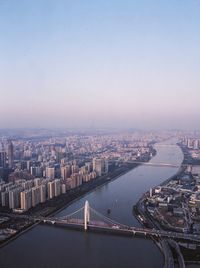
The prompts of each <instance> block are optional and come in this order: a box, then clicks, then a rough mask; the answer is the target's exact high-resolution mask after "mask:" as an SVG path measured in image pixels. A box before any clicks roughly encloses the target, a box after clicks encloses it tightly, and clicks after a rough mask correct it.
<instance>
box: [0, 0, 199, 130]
mask: <svg viewBox="0 0 200 268" xmlns="http://www.w3.org/2000/svg"><path fill="white" fill-rule="evenodd" d="M54 126H55V127H79V126H80V127H83V126H84V127H102V126H105V127H107V126H114V127H117V126H119V127H139V128H148V127H151V128H162V127H164V128H174V127H177V128H199V129H200V0H155V1H154V0H146V1H145V0H129V1H128V0H121V1H117V0H98V1H97V0H95V1H94V0H91V1H89V0H80V1H76V0H71V1H67V0H63V1H62V0H54V1H50V0H46V1H44V0H34V1H33V0H17V1H16V0H0V128H3V127H9V128H12V127H54Z"/></svg>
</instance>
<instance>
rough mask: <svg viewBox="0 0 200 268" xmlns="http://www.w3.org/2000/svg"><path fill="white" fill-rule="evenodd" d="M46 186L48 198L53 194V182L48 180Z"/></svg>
mask: <svg viewBox="0 0 200 268" xmlns="http://www.w3.org/2000/svg"><path fill="white" fill-rule="evenodd" d="M47 187H48V199H52V198H54V196H55V182H54V181H49V182H48V184H47Z"/></svg>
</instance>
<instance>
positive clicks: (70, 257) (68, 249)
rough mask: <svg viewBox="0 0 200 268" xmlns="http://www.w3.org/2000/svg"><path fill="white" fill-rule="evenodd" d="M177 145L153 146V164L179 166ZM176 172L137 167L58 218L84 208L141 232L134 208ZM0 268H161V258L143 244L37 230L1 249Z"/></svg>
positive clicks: (43, 228)
mask: <svg viewBox="0 0 200 268" xmlns="http://www.w3.org/2000/svg"><path fill="white" fill-rule="evenodd" d="M172 143H174V144H175V141H172V140H170V141H168V142H163V143H160V144H156V145H155V149H156V150H157V154H156V156H155V157H154V158H153V159H151V162H166V163H173V164H178V165H179V164H181V162H182V160H183V154H182V152H181V150H180V148H179V147H178V146H170V144H172ZM177 170H178V169H177V168H172V167H155V166H139V167H137V168H135V169H133V170H131V171H129V172H128V173H126V174H125V175H122V176H121V177H119V178H117V179H116V180H114V181H112V182H110V183H108V184H106V185H103V186H102V187H99V188H98V189H96V190H94V191H93V192H91V193H89V194H87V195H86V196H84V197H82V198H80V199H79V200H77V201H75V202H74V203H73V204H71V205H70V206H69V207H67V208H66V209H64V210H63V211H62V212H60V213H59V214H58V215H67V214H69V213H70V212H72V211H75V210H76V209H78V208H80V207H82V206H83V205H84V202H85V200H88V201H89V204H90V206H91V207H93V208H94V209H96V210H97V211H99V212H100V213H102V214H104V215H107V209H108V208H111V214H110V215H109V217H111V218H112V219H114V220H116V221H118V222H120V223H124V224H127V225H131V226H140V225H139V223H138V222H137V220H136V219H135V218H134V216H133V214H132V208H133V205H134V204H135V203H136V202H137V200H138V199H139V198H140V197H141V195H142V194H143V193H144V192H145V191H147V190H148V189H149V188H150V187H152V186H155V185H158V184H160V183H161V182H163V181H164V180H166V179H167V178H169V177H171V176H172V175H174V174H175V173H176V172H177ZM0 267H1V268H4V267H5V268H10V267H15V268H17V267H19V268H32V267H35V268H45V267H46V268H57V267H58V268H62V267H69V268H71V267H72V268H85V267H87V268H88V267H89V268H90V267H92V268H112V267H114V268H129V267H131V268H134V267H135V268H151V267H152V268H156V267H159V268H160V267H163V256H162V254H161V252H160V251H159V249H158V248H157V247H156V245H155V244H154V243H153V242H152V241H151V240H147V239H141V238H127V237H118V236H112V235H108V234H95V233H84V232H80V231H71V230H67V229H64V228H55V227H53V226H52V227H51V226H45V225H38V226H37V227H35V228H33V229H31V230H30V231H28V232H26V233H24V234H23V235H21V236H20V237H19V238H17V239H16V240H14V241H13V242H11V243H9V244H8V245H6V246H5V247H4V248H2V249H0Z"/></svg>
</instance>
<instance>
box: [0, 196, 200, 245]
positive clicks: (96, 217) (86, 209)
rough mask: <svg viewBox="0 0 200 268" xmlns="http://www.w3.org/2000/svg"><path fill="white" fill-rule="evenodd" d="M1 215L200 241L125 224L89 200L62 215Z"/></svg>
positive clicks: (199, 238) (39, 221) (191, 237)
mask: <svg viewBox="0 0 200 268" xmlns="http://www.w3.org/2000/svg"><path fill="white" fill-rule="evenodd" d="M0 215H4V216H9V217H14V218H24V219H27V220H32V221H34V222H38V223H43V224H50V225H53V226H62V227H64V228H68V229H78V230H84V231H94V232H104V233H108V234H114V235H122V236H139V237H146V238H157V239H161V238H167V239H168V238H169V239H175V240H178V241H179V240H184V241H187V242H190V243H191V242H195V243H200V235H194V234H187V233H179V232H171V231H164V230H156V229H148V228H139V227H131V226H128V225H125V224H121V223H119V222H117V221H115V220H113V219H111V218H109V217H107V216H105V215H102V214H101V213H99V212H98V211H96V210H95V209H93V208H92V207H90V205H89V202H88V201H86V202H85V205H84V206H83V207H81V208H80V209H78V210H76V211H74V212H72V213H71V214H69V215H66V216H62V217H36V216H29V215H16V214H6V213H1V214H0Z"/></svg>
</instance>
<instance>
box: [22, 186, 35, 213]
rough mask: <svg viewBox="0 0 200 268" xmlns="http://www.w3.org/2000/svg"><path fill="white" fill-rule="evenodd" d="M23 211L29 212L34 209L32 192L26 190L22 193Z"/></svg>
mask: <svg viewBox="0 0 200 268" xmlns="http://www.w3.org/2000/svg"><path fill="white" fill-rule="evenodd" d="M20 201H21V209H23V210H25V211H27V210H28V209H29V208H31V207H32V190H31V189H30V190H25V191H23V192H21V193H20Z"/></svg>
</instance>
